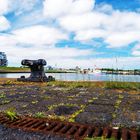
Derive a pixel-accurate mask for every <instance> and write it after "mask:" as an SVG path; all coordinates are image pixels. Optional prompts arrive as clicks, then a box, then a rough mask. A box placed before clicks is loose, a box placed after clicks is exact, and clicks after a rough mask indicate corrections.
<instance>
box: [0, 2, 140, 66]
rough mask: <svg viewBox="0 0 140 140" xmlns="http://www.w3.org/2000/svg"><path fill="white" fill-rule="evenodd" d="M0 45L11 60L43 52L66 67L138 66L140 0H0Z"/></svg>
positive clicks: (42, 55)
mask: <svg viewBox="0 0 140 140" xmlns="http://www.w3.org/2000/svg"><path fill="white" fill-rule="evenodd" d="M0 51H3V52H6V54H7V57H8V60H9V66H20V62H21V60H22V59H39V58H44V59H46V61H47V62H48V65H52V66H55V65H57V66H58V67H64V68H74V67H76V66H79V67H81V68H88V67H90V68H93V67H94V66H95V65H96V66H97V67H100V68H102V67H110V68H112V67H113V68H116V67H118V68H123V69H140V0H133V1H132V0H58V1H56V0H0ZM116 59H117V60H118V61H117V64H116Z"/></svg>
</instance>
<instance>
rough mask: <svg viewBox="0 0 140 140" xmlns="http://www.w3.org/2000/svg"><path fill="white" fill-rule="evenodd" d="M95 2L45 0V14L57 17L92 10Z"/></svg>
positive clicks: (84, 0) (91, 0)
mask: <svg viewBox="0 0 140 140" xmlns="http://www.w3.org/2000/svg"><path fill="white" fill-rule="evenodd" d="M94 4H95V1H94V0H59V1H56V0H45V1H44V15H45V16H47V17H50V18H56V17H60V16H64V15H69V14H81V13H85V12H90V11H91V10H92V9H93V7H94Z"/></svg>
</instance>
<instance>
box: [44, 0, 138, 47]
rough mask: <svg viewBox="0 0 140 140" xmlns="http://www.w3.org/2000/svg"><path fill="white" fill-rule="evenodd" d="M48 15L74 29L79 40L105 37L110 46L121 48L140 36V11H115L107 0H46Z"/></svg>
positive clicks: (64, 26)
mask: <svg viewBox="0 0 140 140" xmlns="http://www.w3.org/2000/svg"><path fill="white" fill-rule="evenodd" d="M83 5H85V6H83ZM44 14H45V15H46V16H47V17H50V18H55V19H56V20H57V21H58V23H59V25H60V26H61V28H63V29H65V30H67V31H68V32H74V33H75V40H78V41H89V40H91V39H94V38H103V39H104V41H105V42H106V43H107V44H108V47H110V48H117V47H126V46H127V45H129V44H130V43H133V42H135V41H137V40H139V39H140V32H139V30H140V13H138V12H128V11H119V10H114V9H113V8H112V6H111V5H108V4H106V3H102V4H100V5H97V6H95V1H92V0H75V1H73V0H60V1H58V2H56V1H55V0H46V1H45V2H44Z"/></svg>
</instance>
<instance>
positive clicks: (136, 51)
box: [132, 44, 140, 56]
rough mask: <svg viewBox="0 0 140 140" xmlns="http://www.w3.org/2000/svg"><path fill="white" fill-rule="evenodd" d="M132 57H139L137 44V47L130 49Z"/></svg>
mask: <svg viewBox="0 0 140 140" xmlns="http://www.w3.org/2000/svg"><path fill="white" fill-rule="evenodd" d="M132 55H134V56H140V44H137V45H136V46H135V47H134V48H133V49H132Z"/></svg>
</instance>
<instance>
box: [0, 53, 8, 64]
mask: <svg viewBox="0 0 140 140" xmlns="http://www.w3.org/2000/svg"><path fill="white" fill-rule="evenodd" d="M7 65H8V60H7V56H6V54H5V53H4V52H0V66H7Z"/></svg>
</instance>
